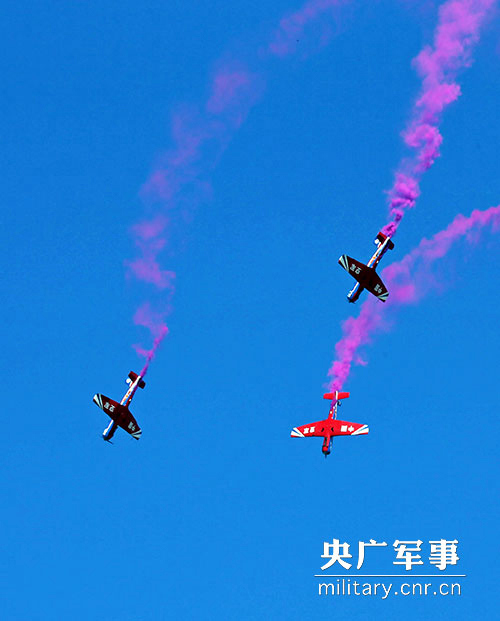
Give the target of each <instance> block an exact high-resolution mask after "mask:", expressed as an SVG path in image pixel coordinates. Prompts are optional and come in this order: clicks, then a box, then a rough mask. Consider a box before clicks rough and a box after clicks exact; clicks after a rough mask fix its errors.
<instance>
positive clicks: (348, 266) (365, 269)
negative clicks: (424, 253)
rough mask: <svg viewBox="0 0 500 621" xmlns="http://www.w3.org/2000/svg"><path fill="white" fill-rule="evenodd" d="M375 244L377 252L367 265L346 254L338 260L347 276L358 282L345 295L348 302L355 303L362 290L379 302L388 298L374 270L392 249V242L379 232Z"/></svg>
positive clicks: (384, 287) (387, 293) (385, 289)
mask: <svg viewBox="0 0 500 621" xmlns="http://www.w3.org/2000/svg"><path fill="white" fill-rule="evenodd" d="M375 244H376V246H377V250H375V252H374V254H373V256H372V258H371V259H370V260H369V261H368V263H367V265H364V263H360V261H356V259H353V258H352V257H349V256H348V255H347V254H343V255H342V256H341V257H340V259H339V264H340V265H341V266H342V267H343V268H344V269H345V270H346V272H349V274H350V275H351V276H352V277H353V278H355V279H356V280H357V281H358V282H357V283H356V284H355V285H354V287H353V288H352V289H351V290H350V291H349V293H348V294H347V299H348V300H349V302H356V300H357V299H358V298H359V296H360V295H361V292H362V291H363V289H366V290H367V291H369V292H370V293H373V295H374V296H376V297H377V298H378V299H379V300H382V302H385V301H386V300H387V298H388V297H389V292H388V291H387V287H386V286H385V285H384V283H383V282H382V279H381V278H380V276H379V275H378V274H377V272H376V271H375V268H376V267H377V265H378V264H379V263H380V259H381V258H382V257H383V256H384V254H385V253H386V252H387V251H388V250H392V249H393V248H394V242H393V241H392V240H391V238H390V237H388V236H387V235H384V233H382V232H380V233H379V234H378V235H377V237H376V238H375Z"/></svg>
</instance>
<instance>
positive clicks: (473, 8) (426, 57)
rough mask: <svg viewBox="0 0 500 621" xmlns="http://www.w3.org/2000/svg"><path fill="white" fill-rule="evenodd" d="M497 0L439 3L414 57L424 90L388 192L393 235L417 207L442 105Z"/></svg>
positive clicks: (435, 152) (454, 92)
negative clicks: (428, 36) (432, 27)
mask: <svg viewBox="0 0 500 621" xmlns="http://www.w3.org/2000/svg"><path fill="white" fill-rule="evenodd" d="M495 4H496V0H448V1H447V2H445V3H444V4H443V5H442V6H441V7H440V8H439V21H438V25H437V28H436V31H435V33H434V43H433V46H426V47H424V49H423V50H422V51H421V52H420V54H419V55H418V56H417V57H416V58H415V59H414V64H415V66H416V69H417V72H418V74H419V75H420V76H421V78H422V89H421V91H420V94H419V97H418V99H417V101H416V102H415V105H414V108H413V112H412V115H411V120H410V122H409V124H408V126H407V127H406V129H405V130H404V132H403V138H404V141H405V143H406V145H407V146H408V147H410V149H413V150H414V155H413V157H412V158H410V159H409V160H405V161H404V162H403V163H402V164H401V165H400V166H399V168H398V170H397V171H396V173H395V180H394V184H393V186H392V188H391V190H390V191H389V208H390V217H391V218H392V219H391V221H390V222H389V223H388V224H386V225H385V227H384V228H383V231H384V233H386V234H389V235H393V234H394V233H395V232H396V230H397V228H398V226H399V224H400V222H401V220H402V218H403V216H404V214H405V212H406V210H407V209H411V208H412V207H414V206H415V203H416V200H417V198H418V196H419V194H420V187H419V185H420V180H421V177H422V175H423V173H424V172H425V171H426V170H428V169H429V168H430V167H431V166H432V165H433V163H434V161H435V160H436V158H437V157H439V148H440V146H441V143H442V140H443V138H442V136H441V133H440V131H439V124H440V121H441V115H442V112H443V110H444V109H445V108H446V107H447V106H448V105H450V104H451V103H452V102H453V101H455V100H456V99H457V98H458V97H459V96H460V94H461V91H460V86H459V85H458V83H457V82H456V78H457V74H458V72H459V71H460V70H461V69H463V68H465V67H468V66H470V65H471V64H472V58H471V52H472V49H473V47H474V45H475V44H476V43H477V42H478V41H479V32H480V29H481V27H482V26H483V24H484V22H485V20H486V18H487V17H488V15H489V14H490V11H491V9H492V8H493V6H494V5H495Z"/></svg>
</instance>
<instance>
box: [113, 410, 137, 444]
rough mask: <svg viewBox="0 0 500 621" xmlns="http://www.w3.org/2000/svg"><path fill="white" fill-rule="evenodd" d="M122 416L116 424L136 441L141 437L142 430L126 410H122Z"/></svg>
mask: <svg viewBox="0 0 500 621" xmlns="http://www.w3.org/2000/svg"><path fill="white" fill-rule="evenodd" d="M124 410H125V411H124V412H123V416H122V417H121V420H120V421H118V424H119V425H120V427H121V428H122V429H124V430H125V431H126V432H127V433H129V434H130V435H131V436H132V437H133V438H135V439H136V440H138V439H139V438H140V437H141V435H142V429H141V428H140V427H139V425H138V423H137V421H136V420H135V418H134V417H133V416H132V412H131V411H130V410H129V409H128V408H124Z"/></svg>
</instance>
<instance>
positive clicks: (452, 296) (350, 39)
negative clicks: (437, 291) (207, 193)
mask: <svg viewBox="0 0 500 621" xmlns="http://www.w3.org/2000/svg"><path fill="white" fill-rule="evenodd" d="M359 4H360V3H355V4H354V5H353V7H352V10H348V11H347V12H346V13H345V15H344V17H343V19H342V26H341V28H340V29H339V32H338V33H337V36H335V37H334V38H332V40H331V42H330V43H329V45H328V46H325V47H323V48H319V49H318V48H317V47H315V46H314V45H312V44H311V45H310V49H309V52H310V53H307V54H298V55H295V56H293V57H290V58H287V59H283V60H278V59H274V60H272V59H268V60H266V61H263V60H259V58H258V56H257V55H256V53H255V50H256V49H258V48H259V47H260V46H262V45H263V43H265V42H266V41H267V40H268V39H269V33H270V32H272V31H273V29H274V28H275V26H276V24H277V23H278V21H279V19H280V18H281V17H282V16H283V15H285V14H287V13H289V12H291V11H293V10H296V9H297V8H299V7H300V4H299V3H295V4H294V3H291V4H290V2H284V1H281V0H277V1H276V2H274V3H273V4H272V6H271V5H269V6H266V7H265V6H257V5H254V4H251V3H250V4H249V3H243V2H239V1H238V0H236V1H235V2H232V3H226V2H221V1H215V2H212V3H210V6H209V5H206V6H205V5H203V6H200V5H199V3H190V2H183V3H177V2H171V3H164V2H153V1H146V2H141V3H137V2H127V1H126V2H122V3H121V4H120V6H116V5H114V6H111V5H110V4H106V5H105V6H103V4H102V3H98V2H94V1H89V2H85V3H83V2H54V3H51V4H49V5H47V4H46V3H41V2H35V3H31V4H30V5H29V7H28V6H27V5H23V4H22V3H21V4H18V5H16V6H14V5H12V6H11V7H10V8H7V9H6V11H5V14H4V20H3V25H2V34H3V40H4V53H3V54H2V58H1V60H0V63H1V66H2V76H3V90H4V98H3V102H2V104H1V107H2V119H3V123H2V134H3V145H4V149H3V154H4V157H3V158H2V172H3V174H2V179H3V197H2V200H3V204H4V208H3V210H2V213H3V222H4V231H5V234H4V236H3V240H2V247H1V253H2V263H3V267H4V269H3V278H2V279H3V304H2V306H1V319H2V321H1V325H2V342H3V349H4V356H3V358H2V371H3V373H2V375H3V377H4V400H3V404H4V407H3V411H4V442H3V450H2V452H1V457H0V464H1V466H2V467H1V472H2V475H1V476H2V488H3V493H2V499H3V502H2V505H3V506H2V517H3V520H2V523H3V536H2V546H1V555H0V567H1V569H2V571H1V574H0V575H1V582H0V585H1V591H2V597H1V608H2V609H3V612H2V618H5V619H12V620H24V619H30V620H32V619H40V620H42V619H43V620H45V619H62V618H72V619H75V620H77V619H91V618H92V619H106V620H115V619H116V620H118V619H119V620H120V621H124V620H131V621H132V620H134V621H136V620H138V619H140V620H144V621H146V620H150V619H151V620H154V619H170V618H179V619H214V618H218V619H234V618H241V619H256V618H266V619H267V618H271V619H280V618H286V619H322V618H324V617H331V618H335V619H344V618H350V619H366V618H369V619H400V618H405V619H421V618H436V617H437V616H438V615H439V616H440V617H442V618H446V619H448V618H449V619H470V618H471V617H472V616H474V617H475V616H478V615H480V616H482V617H484V618H491V617H492V616H493V615H494V611H496V597H495V590H498V587H497V585H496V582H495V580H494V575H495V569H496V567H495V557H494V549H495V546H496V519H495V518H496V515H497V514H498V509H499V507H498V500H497V497H498V483H497V477H496V476H495V474H496V472H497V470H496V468H497V460H496V452H497V451H496V449H497V441H496V437H497V433H498V421H497V403H498V390H497V386H498V358H497V356H498V354H497V352H498V349H499V347H500V337H499V333H498V307H499V304H500V293H499V291H498V287H497V284H498V278H497V275H496V264H497V259H498V252H499V249H500V241H499V239H498V234H497V235H496V237H495V235H493V234H490V232H485V234H484V236H483V237H482V239H481V242H480V243H479V244H478V245H476V246H475V247H474V248H472V249H471V248H470V247H466V246H464V245H460V244H459V245H457V247H456V248H455V249H454V250H453V251H452V252H451V253H450V255H449V256H448V258H447V260H446V262H445V264H444V265H443V266H442V268H441V269H440V271H439V273H440V274H441V276H440V277H441V278H442V279H443V282H444V284H445V285H446V286H444V287H443V289H444V291H443V293H442V294H441V295H433V296H430V297H428V298H426V299H425V300H424V301H422V302H421V303H420V304H419V305H418V306H414V307H408V308H407V309H405V310H404V311H403V312H401V313H400V315H399V317H398V320H397V323H396V324H395V325H394V326H393V328H392V329H391V331H390V332H388V333H385V334H384V335H382V336H381V337H378V338H377V339H376V341H374V343H373V344H372V345H370V346H369V347H368V348H366V350H365V357H366V358H367V360H368V361H369V364H368V366H366V367H357V368H356V369H355V370H354V372H353V373H352V375H351V378H350V381H349V385H348V386H346V389H348V390H350V392H351V398H350V399H349V400H348V401H347V402H346V403H345V406H343V409H342V411H341V414H342V416H343V417H345V418H346V419H347V420H353V421H358V422H362V423H367V424H369V426H370V434H369V435H368V436H366V437H361V438H346V439H343V438H341V439H338V440H337V441H336V442H334V445H333V451H332V455H331V456H330V457H329V459H327V460H325V459H324V458H323V457H322V455H321V450H320V447H321V442H320V441H319V440H317V441H315V440H307V441H306V440H304V441H298V440H292V439H290V437H289V435H290V430H291V428H292V427H294V426H296V425H301V424H305V423H308V422H312V421H315V420H321V419H322V418H324V417H325V416H326V415H327V413H328V403H327V402H325V401H323V400H322V398H321V397H322V393H323V392H324V385H325V382H326V373H327V370H328V368H329V365H330V363H331V360H332V358H333V348H334V345H335V343H336V341H337V340H338V339H339V338H340V336H341V331H340V324H341V322H342V321H343V320H344V319H345V318H347V317H348V316H349V314H350V313H353V312H356V309H354V310H353V309H352V307H350V306H348V304H347V302H346V301H345V294H346V293H347V290H348V289H349V287H350V286H351V283H350V282H349V279H348V277H347V276H346V275H345V273H344V272H343V271H342V270H341V268H340V267H339V266H338V265H337V258H338V256H339V255H340V254H341V253H344V252H348V253H349V254H352V255H353V256H356V257H358V258H360V259H364V258H366V259H368V258H369V256H370V254H371V252H372V248H373V246H372V240H373V237H374V235H375V234H376V233H377V231H378V228H379V227H380V226H382V225H383V224H384V223H385V221H386V197H385V194H384V191H385V190H387V189H388V188H389V187H390V186H391V183H392V175H393V171H394V170H395V168H396V166H397V164H398V162H399V160H400V158H401V156H402V155H404V153H405V151H404V148H403V145H402V141H401V138H400V132H401V131H402V129H403V127H404V124H405V121H406V120H407V118H408V114H409V111H410V109H411V105H412V103H413V101H414V98H415V97H416V95H417V93H418V89H419V82H418V78H417V76H416V75H415V73H414V71H413V69H412V66H411V59H412V58H413V57H414V56H415V55H416V54H417V53H418V52H419V50H420V49H421V48H422V46H423V45H424V44H425V43H428V42H430V41H431V38H432V30H433V28H434V25H435V22H436V11H435V3H432V2H431V3H426V4H425V6H424V8H422V6H420V7H419V8H416V7H415V4H414V3H411V2H393V1H389V0H380V1H379V2H376V3H373V4H371V3H370V6H369V7H363V6H359ZM361 4H362V3H361ZM314 36H315V35H314V32H312V33H310V37H314ZM310 42H311V39H310V38H309V39H307V36H305V39H304V47H305V44H306V43H308V45H309V44H310ZM222 57H224V58H228V57H229V58H232V57H235V58H237V59H242V61H244V62H245V63H248V64H249V66H250V67H251V69H252V70H253V71H256V72H259V75H261V76H262V80H263V83H265V89H264V91H263V93H262V96H261V98H260V101H259V102H258V103H257V104H256V105H255V106H254V107H253V108H252V110H251V111H250V113H249V115H248V118H247V119H246V121H245V123H244V124H243V125H242V126H241V128H240V129H239V130H238V131H237V132H236V133H235V134H234V136H233V138H232V140H231V142H230V144H229V146H228V148H227V149H226V150H225V152H224V153H223V155H222V157H221V158H220V160H219V161H218V164H217V166H216V168H215V169H214V170H213V171H212V172H211V173H210V180H211V185H212V190H213V192H212V198H211V199H210V200H208V201H206V202H203V203H201V204H198V205H195V206H193V207H192V209H191V211H190V217H189V218H188V219H186V220H185V221H180V220H179V222H178V223H177V225H176V228H175V233H174V236H173V244H172V247H171V249H169V250H168V251H167V252H166V253H165V254H164V255H163V261H164V265H165V267H166V268H168V269H173V270H175V271H176V273H177V279H176V292H175V296H174V299H173V312H172V314H171V316H170V317H169V322H168V323H169V327H170V335H169V336H168V337H167V339H166V341H165V342H164V344H163V347H162V349H161V350H160V351H159V353H158V355H157V357H156V359H155V360H154V362H153V364H152V366H151V368H150V371H149V374H148V378H147V387H146V389H145V390H144V391H140V394H138V395H137V397H136V399H135V400H134V402H133V405H132V407H131V410H132V411H133V413H134V415H135V417H136V418H137V420H138V421H139V423H140V425H141V427H142V428H143V436H142V438H141V440H140V442H135V441H134V440H132V439H131V438H129V437H126V436H125V434H124V433H122V432H118V433H117V435H116V442H115V444H114V446H108V445H106V444H105V443H104V442H103V441H102V439H101V433H102V430H103V429H104V427H105V426H106V425H107V420H106V417H105V416H104V414H103V413H102V412H100V411H99V410H98V409H97V408H96V407H95V406H94V404H93V403H92V396H93V394H94V393H95V392H103V393H104V394H107V395H109V396H111V397H112V398H115V399H118V398H120V397H121V396H122V391H124V390H125V383H124V380H125V378H126V375H127V373H128V371H129V370H131V369H133V370H139V368H140V366H141V360H139V359H138V358H137V356H136V354H135V352H134V351H133V349H132V344H133V343H135V342H139V341H142V342H144V343H147V342H148V334H147V333H146V331H145V330H143V329H142V328H138V327H136V326H134V324H133V322H132V316H133V312H134V310H135V308H136V307H137V305H138V304H140V303H141V301H142V300H143V299H144V296H145V295H147V293H148V292H147V289H146V288H141V287H139V286H137V285H135V284H134V283H133V282H132V281H130V280H127V279H126V278H125V269H124V261H125V260H127V259H130V258H131V257H132V256H133V252H134V251H133V247H132V241H131V237H130V234H129V230H130V226H131V225H132V224H133V223H134V222H136V221H137V220H138V219H139V218H140V217H141V216H142V214H143V213H144V212H143V209H144V207H143V205H142V203H141V200H140V198H139V190H140V187H141V186H142V184H143V183H144V182H145V180H146V179H147V177H148V175H149V174H150V171H151V170H152V167H153V163H154V162H155V161H156V158H157V157H158V156H159V154H161V152H162V151H164V150H166V149H168V148H169V147H170V146H171V136H170V121H169V119H170V116H171V113H172V111H173V110H175V109H176V108H177V107H178V106H179V105H180V104H182V103H183V102H185V103H187V104H190V105H191V104H192V105H197V104H199V103H200V102H202V101H203V98H204V97H205V96H206V93H207V89H208V84H209V79H210V76H211V75H212V74H213V70H214V66H216V63H217V60H218V59H220V58H222ZM474 57H475V62H474V64H473V66H472V67H471V68H469V69H468V70H467V71H466V72H464V73H463V74H462V75H461V76H460V80H459V81H460V84H461V86H462V90H463V95H462V97H461V98H460V99H459V100H458V102H456V103H455V104H453V105H452V106H451V107H450V108H449V109H448V110H447V111H446V114H445V116H444V119H443V123H442V133H443V136H444V143H443V147H442V150H441V151H442V157H441V158H440V159H439V160H438V161H437V162H436V164H435V166H434V167H433V168H432V169H431V170H430V171H429V172H428V173H427V174H426V175H425V177H424V179H423V182H422V188H421V189H422V196H421V198H420V200H419V202H418V206H417V208H416V209H415V210H414V211H412V212H411V213H409V214H408V215H407V217H406V218H405V220H404V222H403V224H402V225H401V227H400V230H399V232H398V235H397V238H396V239H395V242H396V248H395V250H394V251H393V252H392V253H391V256H390V257H388V258H390V260H396V259H398V258H401V257H402V256H403V255H404V254H405V253H406V252H408V251H409V250H411V249H412V248H413V247H414V246H415V245H416V244H417V243H418V242H419V241H420V239H421V238H422V237H423V236H430V235H433V234H434V233H435V232H437V231H439V230H441V229H442V228H444V227H445V226H446V225H447V224H448V223H449V222H450V221H451V220H452V218H453V217H454V216H455V215H456V213H458V212H462V213H464V214H469V213H470V212H471V211H472V210H473V209H486V208H487V207H490V206H491V205H496V204H498V203H500V181H499V179H500V175H499V164H498V143H499V138H500V125H499V123H498V103H497V102H498V94H499V93H498V84H499V78H500V56H499V54H498V21H493V22H491V23H490V24H489V25H488V27H487V28H486V29H485V31H484V32H483V36H482V40H481V43H480V45H479V46H478V47H477V49H476V50H475V54H474ZM333 538H339V539H340V540H341V541H347V542H351V543H352V544H354V545H355V546H357V542H358V541H360V540H365V541H368V539H370V538H374V539H376V540H377V541H386V542H388V543H389V545H390V546H391V545H392V542H393V541H394V540H396V539H400V540H404V539H408V540H416V539H421V540H423V541H424V542H427V541H429V540H433V539H441V538H445V539H449V540H451V539H458V540H459V556H460V558H461V560H460V563H459V565H457V572H456V573H465V574H467V575H468V577H467V579H466V580H465V581H464V583H463V590H462V595H461V596H460V597H453V598H452V597H448V598H446V597H428V598H424V597H420V598H418V597H414V598H399V599H398V598H397V597H393V598H389V599H387V600H386V601H381V600H380V599H379V598H375V597H373V598H363V597H351V598H348V597H345V598H332V597H330V598H326V597H323V598H320V597H319V596H318V595H317V583H318V581H317V579H315V578H314V575H315V574H317V573H319V568H320V566H321V565H322V564H323V562H324V561H323V560H322V559H321V553H322V551H323V542H324V541H327V540H330V541H331V540H332V539H333ZM376 558H377V559H380V561H376V560H374V561H370V562H369V561H367V563H366V569H368V570H370V571H372V572H373V573H393V572H391V571H390V570H392V569H393V568H394V567H393V566H392V560H393V558H392V556H390V555H389V556H387V555H386V554H385V553H384V554H381V555H380V556H379V555H378V554H377V556H376ZM388 569H389V571H387V570H388ZM458 569H459V570H460V571H458ZM367 573H368V571H367ZM394 573H396V572H394Z"/></svg>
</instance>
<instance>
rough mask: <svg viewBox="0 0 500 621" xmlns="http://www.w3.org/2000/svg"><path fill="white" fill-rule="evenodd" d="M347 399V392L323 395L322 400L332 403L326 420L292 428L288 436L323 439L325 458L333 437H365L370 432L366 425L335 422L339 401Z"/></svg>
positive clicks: (328, 452)
mask: <svg viewBox="0 0 500 621" xmlns="http://www.w3.org/2000/svg"><path fill="white" fill-rule="evenodd" d="M348 397H349V393H348V392H339V391H338V390H336V391H335V392H327V393H325V394H324V395H323V399H331V401H332V405H331V406H330V412H329V413H328V418H326V419H325V420H320V421H319V422H317V423H310V424H309V425H302V426H301V427H294V428H293V429H292V433H291V434H290V436H291V437H292V438H311V437H319V438H324V440H323V446H322V448H321V450H322V451H323V455H324V456H325V457H327V456H328V455H330V447H331V444H332V438H333V437H334V436H363V435H366V434H367V433H368V432H369V431H370V428H369V427H368V425H363V424H360V423H349V422H347V421H345V420H337V408H338V406H339V405H340V400H341V399H347V398H348Z"/></svg>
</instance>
